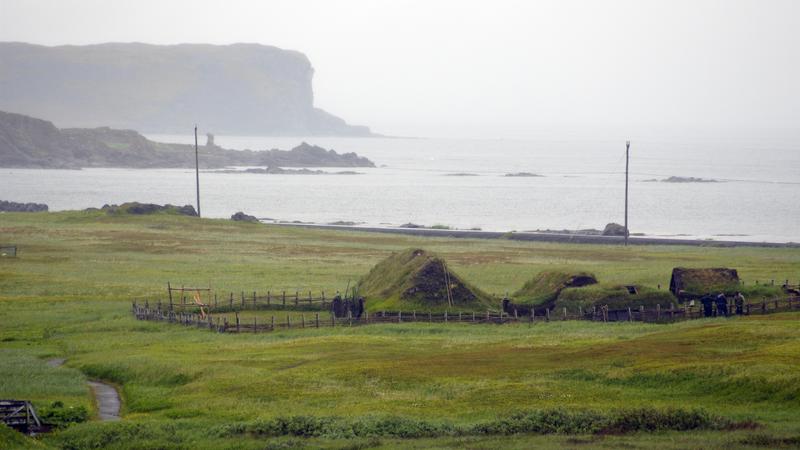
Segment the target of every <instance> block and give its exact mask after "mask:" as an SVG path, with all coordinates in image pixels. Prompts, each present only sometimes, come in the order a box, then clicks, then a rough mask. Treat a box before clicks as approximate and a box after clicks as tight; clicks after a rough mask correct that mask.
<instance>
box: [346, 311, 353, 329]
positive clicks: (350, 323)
mask: <svg viewBox="0 0 800 450" xmlns="http://www.w3.org/2000/svg"><path fill="white" fill-rule="evenodd" d="M347 326H350V327H352V326H353V310H352V309H348V310H347Z"/></svg>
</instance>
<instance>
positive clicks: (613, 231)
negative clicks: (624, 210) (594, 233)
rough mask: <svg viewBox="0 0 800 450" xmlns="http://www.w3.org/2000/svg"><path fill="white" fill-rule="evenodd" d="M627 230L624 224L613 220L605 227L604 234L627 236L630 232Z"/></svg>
mask: <svg viewBox="0 0 800 450" xmlns="http://www.w3.org/2000/svg"><path fill="white" fill-rule="evenodd" d="M627 231H628V230H627V229H626V228H625V227H624V226H622V225H620V224H618V223H613V222H612V223H609V224H608V225H606V227H605V228H604V229H603V236H625V235H627V234H628V233H627Z"/></svg>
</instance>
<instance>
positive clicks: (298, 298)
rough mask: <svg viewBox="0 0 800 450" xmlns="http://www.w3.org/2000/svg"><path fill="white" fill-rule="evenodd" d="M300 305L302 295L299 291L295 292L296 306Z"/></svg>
mask: <svg viewBox="0 0 800 450" xmlns="http://www.w3.org/2000/svg"><path fill="white" fill-rule="evenodd" d="M299 303H300V293H299V292H298V291H294V306H297V305H298V304H299Z"/></svg>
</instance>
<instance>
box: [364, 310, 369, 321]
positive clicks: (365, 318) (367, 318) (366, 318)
mask: <svg viewBox="0 0 800 450" xmlns="http://www.w3.org/2000/svg"><path fill="white" fill-rule="evenodd" d="M364 321H365V322H367V323H369V311H364Z"/></svg>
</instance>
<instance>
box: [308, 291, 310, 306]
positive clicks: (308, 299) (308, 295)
mask: <svg viewBox="0 0 800 450" xmlns="http://www.w3.org/2000/svg"><path fill="white" fill-rule="evenodd" d="M308 304H309V305H310V304H311V291H308Z"/></svg>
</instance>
